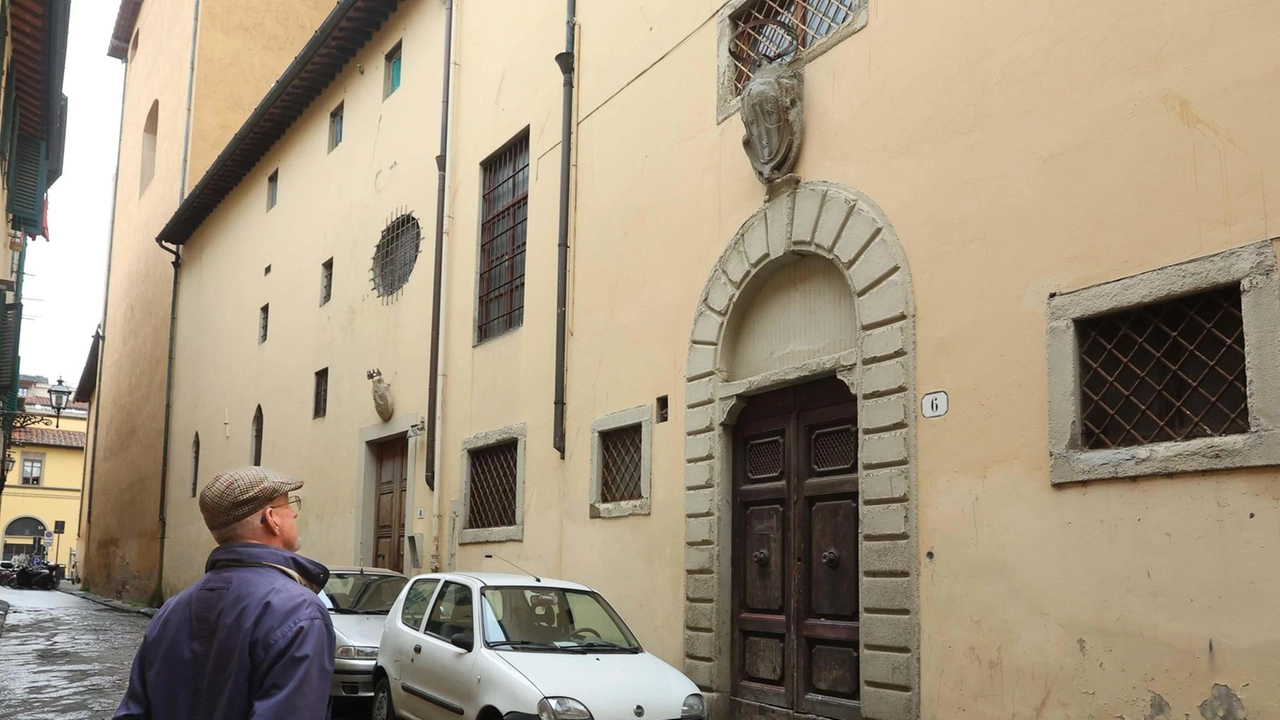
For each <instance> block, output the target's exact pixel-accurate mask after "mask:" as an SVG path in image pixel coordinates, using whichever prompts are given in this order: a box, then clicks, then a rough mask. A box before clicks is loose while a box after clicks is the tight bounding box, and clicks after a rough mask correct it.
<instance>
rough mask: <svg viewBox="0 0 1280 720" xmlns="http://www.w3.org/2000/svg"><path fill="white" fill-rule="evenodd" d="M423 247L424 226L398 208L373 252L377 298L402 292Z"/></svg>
mask: <svg viewBox="0 0 1280 720" xmlns="http://www.w3.org/2000/svg"><path fill="white" fill-rule="evenodd" d="M421 250H422V227H421V226H420V225H419V224H418V219H417V218H415V217H414V216H413V215H412V214H410V213H408V212H405V211H403V210H402V211H398V212H397V213H396V215H395V216H394V217H392V218H391V219H390V220H388V221H387V226H386V227H384V228H383V229H382V237H381V238H379V240H378V247H377V248H376V249H375V250H374V252H373V270H372V272H373V289H374V290H375V291H377V293H378V297H380V298H388V297H392V296H394V295H395V294H396V293H398V292H400V289H401V288H403V287H404V285H405V283H407V282H409V275H410V274H412V273H413V267H414V265H416V264H417V263H418V253H419V252H420V251H421Z"/></svg>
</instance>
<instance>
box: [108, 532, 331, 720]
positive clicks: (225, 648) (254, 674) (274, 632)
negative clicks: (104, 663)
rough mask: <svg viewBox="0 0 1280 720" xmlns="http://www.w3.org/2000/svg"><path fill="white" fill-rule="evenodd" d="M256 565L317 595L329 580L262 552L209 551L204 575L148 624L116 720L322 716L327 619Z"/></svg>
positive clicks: (314, 601)
mask: <svg viewBox="0 0 1280 720" xmlns="http://www.w3.org/2000/svg"><path fill="white" fill-rule="evenodd" d="M256 563H270V565H276V566H280V567H284V568H288V569H289V570H291V571H293V572H295V573H297V574H298V575H299V576H300V577H301V578H302V579H304V580H306V581H307V582H309V583H311V584H313V585H315V586H316V587H323V586H324V584H325V582H327V581H328V579H329V570H328V568H326V567H324V566H323V565H321V564H319V563H317V562H314V561H312V560H308V559H307V558H304V557H302V556H301V555H296V554H294V553H291V552H288V551H287V550H281V549H278V548H274V547H271V546H269V545H258V544H255V543H238V544H235V545H225V546H223V547H219V548H218V549H216V550H214V551H213V553H212V554H210V555H209V561H208V563H207V564H206V565H205V576H204V577H203V578H201V579H200V580H199V582H197V583H195V584H194V585H192V586H191V587H189V588H187V589H186V590H183V591H182V592H181V593H179V594H178V595H177V596H176V597H174V598H173V599H171V600H169V601H168V602H167V603H165V604H164V607H162V608H160V611H159V612H157V613H156V616H155V618H153V619H152V620H151V624H150V625H149V626H148V627H147V632H146V634H145V635H144V636H143V639H142V646H141V647H139V648H138V655H137V657H135V658H134V661H133V672H132V674H131V675H130V677H129V689H128V691H127V692H126V693H125V696H124V700H122V701H121V702H120V707H119V709H117V710H116V714H115V717H116V718H117V719H122V718H123V719H129V720H132V719H135V718H141V719H143V720H248V719H249V718H252V719H253V720H274V719H275V718H288V720H322V719H323V718H327V717H328V716H329V686H330V681H331V680H332V678H333V660H334V656H333V653H334V639H333V621H331V620H330V619H329V612H328V611H327V610H325V608H324V606H323V605H322V604H321V603H320V599H319V598H318V597H317V596H316V593H315V592H313V591H312V590H309V589H308V588H307V587H306V586H304V585H301V584H299V583H298V582H297V580H296V579H294V578H293V577H291V576H290V575H289V574H288V573H286V572H285V571H284V570H281V569H280V567H270V566H262V565H256ZM246 564H250V565H249V566H246Z"/></svg>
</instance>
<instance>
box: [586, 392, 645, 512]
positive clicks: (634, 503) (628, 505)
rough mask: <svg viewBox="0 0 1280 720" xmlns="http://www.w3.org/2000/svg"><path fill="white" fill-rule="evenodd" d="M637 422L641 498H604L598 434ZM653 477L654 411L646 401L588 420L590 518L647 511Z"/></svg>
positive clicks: (601, 445)
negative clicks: (589, 425)
mask: <svg viewBox="0 0 1280 720" xmlns="http://www.w3.org/2000/svg"><path fill="white" fill-rule="evenodd" d="M636 425H639V426H640V499H639V500H621V501H618V502H603V501H602V500H601V499H600V498H601V495H602V493H603V489H602V488H603V484H604V478H603V472H604V463H603V462H601V456H600V453H601V450H602V448H603V443H602V442H601V435H602V434H604V433H607V432H610V431H612V430H621V429H623V428H628V427H633V426H636ZM652 477H653V411H652V409H651V408H650V407H649V406H648V405H639V406H637V407H633V408H628V409H626V410H619V411H618V412H614V413H610V414H608V415H604V416H602V417H598V418H596V419H595V420H594V421H592V423H591V489H590V492H591V494H590V498H589V500H590V515H591V517H592V518H617V517H626V516H628V515H648V514H650V512H651V511H652V509H653V504H652V500H651V498H652V495H651V488H652V485H651V481H652Z"/></svg>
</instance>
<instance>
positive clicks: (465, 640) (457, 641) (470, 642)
mask: <svg viewBox="0 0 1280 720" xmlns="http://www.w3.org/2000/svg"><path fill="white" fill-rule="evenodd" d="M449 642H451V643H453V646H454V647H456V648H462V649H463V650H466V651H467V652H471V648H473V647H475V640H474V639H473V638H472V637H471V633H454V635H453V637H451V638H449Z"/></svg>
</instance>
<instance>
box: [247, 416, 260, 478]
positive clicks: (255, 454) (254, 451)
mask: <svg viewBox="0 0 1280 720" xmlns="http://www.w3.org/2000/svg"><path fill="white" fill-rule="evenodd" d="M251 438H252V440H251V444H250V445H249V464H250V465H261V464H262V406H261V405H259V406H258V408H257V409H256V410H254V411H253V427H252V431H251Z"/></svg>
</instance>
